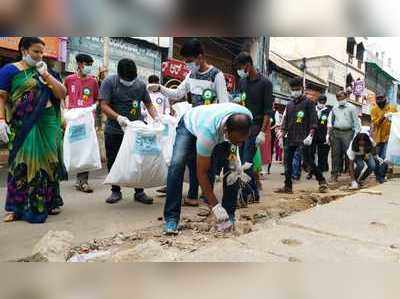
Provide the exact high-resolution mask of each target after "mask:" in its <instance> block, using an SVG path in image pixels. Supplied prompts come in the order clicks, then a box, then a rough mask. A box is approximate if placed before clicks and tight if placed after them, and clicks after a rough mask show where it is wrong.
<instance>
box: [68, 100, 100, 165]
mask: <svg viewBox="0 0 400 299" xmlns="http://www.w3.org/2000/svg"><path fill="white" fill-rule="evenodd" d="M64 119H65V121H66V122H67V126H66V130H65V134H64V164H65V167H66V169H67V171H68V172H84V171H90V170H96V169H100V168H101V158H100V149H99V142H98V140H97V134H96V128H95V123H94V116H93V107H88V108H74V109H71V110H68V111H66V112H65V113H64Z"/></svg>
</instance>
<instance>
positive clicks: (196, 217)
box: [182, 215, 207, 222]
mask: <svg viewBox="0 0 400 299" xmlns="http://www.w3.org/2000/svg"><path fill="white" fill-rule="evenodd" d="M206 218H207V217H205V216H199V215H190V216H183V217H182V220H183V221H186V222H202V221H204V220H206Z"/></svg>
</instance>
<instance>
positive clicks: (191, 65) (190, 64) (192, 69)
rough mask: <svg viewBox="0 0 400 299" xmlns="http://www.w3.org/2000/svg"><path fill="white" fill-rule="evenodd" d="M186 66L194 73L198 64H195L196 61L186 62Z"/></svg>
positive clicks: (198, 67) (197, 68)
mask: <svg viewBox="0 0 400 299" xmlns="http://www.w3.org/2000/svg"><path fill="white" fill-rule="evenodd" d="M186 67H187V68H188V69H189V71H190V72H192V73H195V72H197V71H198V70H199V69H200V66H198V65H196V62H189V63H186Z"/></svg>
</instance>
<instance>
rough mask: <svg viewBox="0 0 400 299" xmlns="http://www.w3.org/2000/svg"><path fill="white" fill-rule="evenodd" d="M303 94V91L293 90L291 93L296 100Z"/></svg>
mask: <svg viewBox="0 0 400 299" xmlns="http://www.w3.org/2000/svg"><path fill="white" fill-rule="evenodd" d="M302 94H303V92H302V91H301V90H292V91H291V92H290V95H291V96H292V98H295V99H297V98H298V97H300V96H301V95H302Z"/></svg>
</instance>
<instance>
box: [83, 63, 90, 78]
mask: <svg viewBox="0 0 400 299" xmlns="http://www.w3.org/2000/svg"><path fill="white" fill-rule="evenodd" d="M91 73H92V66H91V65H84V66H83V67H82V74H84V75H85V76H87V75H89V74H91Z"/></svg>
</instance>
